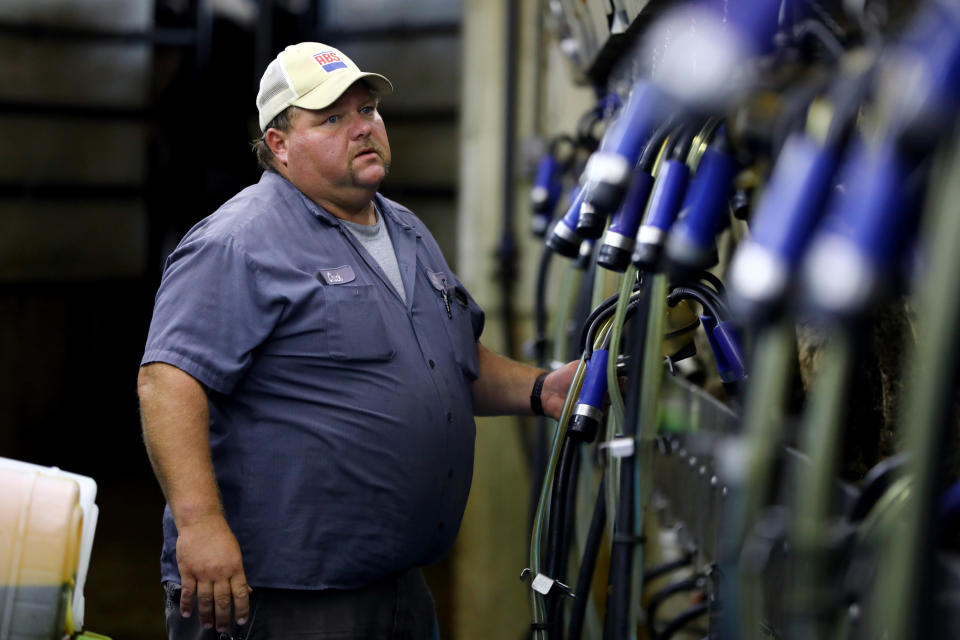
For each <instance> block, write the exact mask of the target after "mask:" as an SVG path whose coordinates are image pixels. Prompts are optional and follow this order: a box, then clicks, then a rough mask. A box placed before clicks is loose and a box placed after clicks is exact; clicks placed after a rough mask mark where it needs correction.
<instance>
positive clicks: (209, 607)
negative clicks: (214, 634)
mask: <svg viewBox="0 0 960 640" xmlns="http://www.w3.org/2000/svg"><path fill="white" fill-rule="evenodd" d="M182 599H183V598H181V600H182ZM197 610H198V613H199V614H200V622H202V623H203V627H204V628H205V629H209V628H211V627H213V583H212V582H198V583H197Z"/></svg>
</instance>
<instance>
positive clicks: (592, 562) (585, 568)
mask: <svg viewBox="0 0 960 640" xmlns="http://www.w3.org/2000/svg"><path fill="white" fill-rule="evenodd" d="M606 486H607V479H606V476H604V477H603V478H602V479H601V480H600V490H599V491H598V492H597V501H596V503H595V505H594V507H593V517H592V518H591V519H590V529H589V530H588V531H587V540H586V542H585V544H584V548H583V559H582V560H581V561H580V573H578V574H577V585H576V587H575V588H574V591H573V592H574V594H576V598H574V599H573V605H572V606H571V608H570V626H569V633H568V635H567V640H580V636H581V635H582V634H583V620H584V617H585V616H586V613H587V603H588V602H589V601H590V584H591V583H592V582H593V573H594V571H596V568H597V556H598V555H599V553H600V541H601V540H602V539H603V529H604V527H605V526H606V524H607V500H606Z"/></svg>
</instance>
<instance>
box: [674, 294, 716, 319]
mask: <svg viewBox="0 0 960 640" xmlns="http://www.w3.org/2000/svg"><path fill="white" fill-rule="evenodd" d="M681 300H693V301H694V302H696V303H697V304H699V305H700V306H701V307H703V310H704V311H706V312H707V313H708V314H710V315H712V316H713V317H714V318H717V322H719V321H720V318H723V317H724V315H722V314H721V313H720V309H718V308H717V305H716V304H715V303H716V301H715V300H711V299H709V298H708V297H707V296H704V295H703V294H702V293H701V292H700V291H698V290H697V289H694V288H692V287H686V286H684V287H674V289H673V290H672V291H671V292H670V293H669V294H667V304H668V305H670V306H671V307H673V306H676V305H677V303H679V302H680V301H681Z"/></svg>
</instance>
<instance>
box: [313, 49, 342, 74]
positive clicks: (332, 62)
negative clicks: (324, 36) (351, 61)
mask: <svg viewBox="0 0 960 640" xmlns="http://www.w3.org/2000/svg"><path fill="white" fill-rule="evenodd" d="M313 59H314V60H316V61H317V64H319V65H320V66H321V67H323V70H324V71H326V72H328V73H329V72H330V71H335V70H336V69H346V68H347V63H346V62H344V61H343V60H341V59H340V56H339V55H337V52H336V51H321V52H320V53H315V54H313Z"/></svg>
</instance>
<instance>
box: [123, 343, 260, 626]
mask: <svg viewBox="0 0 960 640" xmlns="http://www.w3.org/2000/svg"><path fill="white" fill-rule="evenodd" d="M137 391H138V393H139V394H140V413H141V417H142V419H143V441H144V444H146V446H147V454H148V455H149V456H150V462H151V464H152V465H153V469H154V471H155V472H156V474H157V480H158V481H159V482H160V487H161V488H162V489H163V494H164V495H165V496H166V498H167V502H168V503H169V504H170V512H171V513H172V514H173V519H174V522H175V523H176V525H177V531H178V533H179V538H178V539H177V564H178V565H179V567H180V578H181V591H180V614H181V615H182V616H184V617H188V616H190V615H191V614H192V613H193V598H194V596H196V597H197V602H198V607H197V608H198V609H199V610H200V621H201V622H202V623H203V624H204V626H206V627H208V628H210V627H212V626H213V624H214V619H216V625H217V630H218V631H220V632H221V633H222V632H224V631H226V630H227V628H228V627H229V626H230V605H231V603H232V604H233V609H234V611H235V613H236V617H237V623H238V624H245V623H246V621H247V616H248V613H249V611H250V603H249V599H248V594H249V592H250V588H249V587H248V586H247V578H246V576H245V575H244V573H243V561H242V557H241V555H240V546H239V545H238V544H237V539H236V538H235V537H234V535H233V532H231V531H230V527H229V525H227V521H226V519H225V518H224V517H223V512H222V510H221V505H220V496H219V494H218V491H217V482H216V479H215V477H214V474H213V464H212V463H211V460H210V414H209V408H208V406H207V395H206V392H205V391H204V389H203V387H202V386H201V385H200V383H199V382H198V381H197V380H195V379H194V378H193V377H191V376H190V375H189V374H187V373H186V372H184V371H182V370H180V369H178V368H177V367H174V366H171V365H169V364H165V363H162V362H154V363H151V364H147V365H144V366H143V367H141V368H140V374H139V377H138V379H137Z"/></svg>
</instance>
